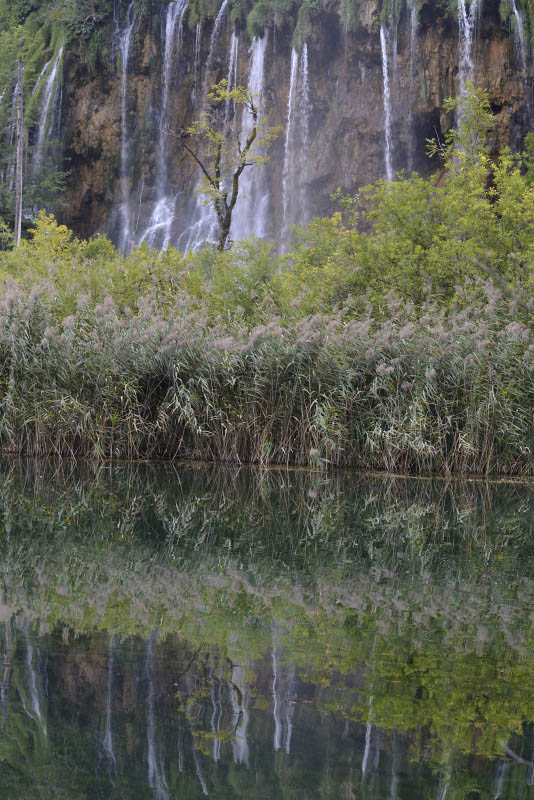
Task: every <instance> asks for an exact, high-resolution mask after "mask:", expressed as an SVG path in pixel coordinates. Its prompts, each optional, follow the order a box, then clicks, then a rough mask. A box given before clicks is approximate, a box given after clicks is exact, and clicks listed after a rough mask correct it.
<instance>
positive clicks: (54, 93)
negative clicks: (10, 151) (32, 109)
mask: <svg viewBox="0 0 534 800" xmlns="http://www.w3.org/2000/svg"><path fill="white" fill-rule="evenodd" d="M62 58H63V47H60V48H59V50H58V52H57V54H56V57H55V58H54V60H53V62H52V66H51V67H50V72H49V73H48V76H47V78H46V81H45V84H44V86H43V90H42V92H43V94H42V97H41V103H40V107H39V117H38V120H37V141H36V143H35V149H34V153H33V166H34V169H35V170H38V169H40V167H41V166H42V163H43V158H44V155H45V144H46V142H47V141H48V140H49V139H50V138H52V136H53V135H54V134H55V133H56V132H57V130H56V129H57V124H58V119H57V117H58V116H59V113H60V112H59V110H58V105H59V101H60V98H61V89H60V87H59V85H58V80H57V78H58V71H59V68H60V64H61V59H62Z"/></svg>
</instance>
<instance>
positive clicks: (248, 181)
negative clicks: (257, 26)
mask: <svg viewBox="0 0 534 800" xmlns="http://www.w3.org/2000/svg"><path fill="white" fill-rule="evenodd" d="M267 41H268V31H265V32H264V34H263V37H262V38H260V37H258V36H255V37H254V39H253V40H252V44H251V46H250V49H249V55H250V68H249V79H248V90H249V92H250V93H251V94H252V95H253V96H254V98H255V100H256V103H257V105H258V106H259V109H260V113H259V115H258V123H259V124H260V125H261V123H262V117H263V116H264V115H263V113H262V110H263V102H264V76H265V53H266V50H267ZM251 130H252V114H251V113H250V111H249V110H248V109H244V110H243V119H242V124H241V136H240V142H241V145H243V144H244V142H246V140H247V137H248V136H249V134H250V131H251ZM267 181H268V174H267V170H266V169H265V165H263V164H256V165H254V166H253V167H249V168H247V169H245V170H244V172H243V174H242V176H241V180H240V185H239V198H238V201H237V203H236V206H235V209H234V214H233V217H232V238H233V239H236V240H239V239H245V238H246V237H247V236H250V235H251V234H254V235H255V236H258V237H262V236H265V234H266V231H267V216H268V211H269V186H268V182H267Z"/></svg>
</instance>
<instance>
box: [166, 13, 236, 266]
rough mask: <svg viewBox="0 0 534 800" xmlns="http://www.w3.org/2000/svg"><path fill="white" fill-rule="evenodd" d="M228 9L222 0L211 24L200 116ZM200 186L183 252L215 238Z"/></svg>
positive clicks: (214, 221) (211, 215)
mask: <svg viewBox="0 0 534 800" xmlns="http://www.w3.org/2000/svg"><path fill="white" fill-rule="evenodd" d="M227 7H228V0H224V2H223V4H222V5H221V7H220V9H219V13H218V14H217V17H216V18H215V22H214V23H213V30H212V32H211V37H210V49H209V54H208V60H207V62H206V67H205V72H204V81H203V83H202V103H201V107H200V115H202V114H203V113H204V112H205V110H206V107H207V104H208V94H209V92H210V91H211V79H212V74H211V73H212V71H213V68H214V63H215V55H216V52H217V45H218V40H219V36H220V33H221V28H222V23H223V20H224V17H225V15H226V10H227ZM232 47H233V40H231V41H230V51H229V53H228V60H227V63H230V61H231V59H232ZM200 186H201V182H200V180H199V181H198V182H197V185H196V188H195V194H196V198H195V204H194V207H193V210H192V213H191V217H190V219H191V224H190V225H189V226H188V227H187V228H186V230H185V231H184V233H183V234H182V237H181V240H180V242H179V245H181V246H182V247H183V248H184V250H198V248H199V247H202V245H204V244H206V243H207V242H214V241H215V239H216V236H217V227H218V221H217V217H216V215H215V212H214V210H213V208H212V206H211V203H209V202H206V200H205V198H204V196H203V195H202V194H201V193H200V192H199V189H200Z"/></svg>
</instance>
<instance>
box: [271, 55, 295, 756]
mask: <svg viewBox="0 0 534 800" xmlns="http://www.w3.org/2000/svg"><path fill="white" fill-rule="evenodd" d="M298 68H299V54H298V52H297V50H296V49H295V48H294V47H293V49H292V50H291V71H290V73H289V94H288V96H287V118H286V138H285V142H284V171H283V173H282V203H283V209H284V224H283V229H282V241H283V242H285V241H286V239H287V234H288V228H289V225H290V222H289V213H290V178H291V148H290V144H291V139H292V136H293V125H294V117H295V97H296V85H297V75H298ZM275 749H276V748H275Z"/></svg>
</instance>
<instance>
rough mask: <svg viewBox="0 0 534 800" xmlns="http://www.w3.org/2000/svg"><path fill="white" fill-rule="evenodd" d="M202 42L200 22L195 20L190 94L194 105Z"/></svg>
mask: <svg viewBox="0 0 534 800" xmlns="http://www.w3.org/2000/svg"><path fill="white" fill-rule="evenodd" d="M201 42H202V22H200V21H199V22H197V24H196V27H195V55H194V70H195V82H194V83H193V93H192V96H191V101H192V104H193V106H194V105H195V100H196V97H197V91H198V81H199V77H200V44H201Z"/></svg>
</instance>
